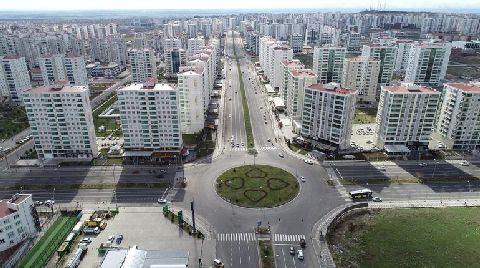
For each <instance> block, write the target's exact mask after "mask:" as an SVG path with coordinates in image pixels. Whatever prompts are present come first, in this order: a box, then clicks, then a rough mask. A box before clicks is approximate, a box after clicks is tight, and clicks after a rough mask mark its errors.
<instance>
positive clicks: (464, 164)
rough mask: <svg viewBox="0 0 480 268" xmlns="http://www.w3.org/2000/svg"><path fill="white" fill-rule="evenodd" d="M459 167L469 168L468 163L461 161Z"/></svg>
mask: <svg viewBox="0 0 480 268" xmlns="http://www.w3.org/2000/svg"><path fill="white" fill-rule="evenodd" d="M460 166H464V167H468V166H470V163H468V161H462V162H460Z"/></svg>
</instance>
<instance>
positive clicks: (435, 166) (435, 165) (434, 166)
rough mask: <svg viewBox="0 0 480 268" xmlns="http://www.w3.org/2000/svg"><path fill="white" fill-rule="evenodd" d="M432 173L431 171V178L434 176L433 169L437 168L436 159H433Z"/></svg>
mask: <svg viewBox="0 0 480 268" xmlns="http://www.w3.org/2000/svg"><path fill="white" fill-rule="evenodd" d="M433 162H434V164H433V173H432V178H433V177H434V176H435V171H436V169H437V160H436V159H433Z"/></svg>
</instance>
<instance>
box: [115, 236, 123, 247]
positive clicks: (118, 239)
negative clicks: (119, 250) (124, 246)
mask: <svg viewBox="0 0 480 268" xmlns="http://www.w3.org/2000/svg"><path fill="white" fill-rule="evenodd" d="M122 240H123V235H117V239H116V240H115V242H116V243H117V245H120V243H122Z"/></svg>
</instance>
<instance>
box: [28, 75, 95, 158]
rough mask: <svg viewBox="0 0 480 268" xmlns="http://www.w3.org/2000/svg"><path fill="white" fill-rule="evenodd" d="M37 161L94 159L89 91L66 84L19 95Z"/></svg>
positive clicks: (93, 128) (93, 136) (93, 131)
mask: <svg viewBox="0 0 480 268" xmlns="http://www.w3.org/2000/svg"><path fill="white" fill-rule="evenodd" d="M23 102H24V104H25V111H26V112H27V116H28V121H29V123H30V128H31V130H32V136H33V141H34V147H35V150H36V151H37V154H38V158H39V159H75V158H77V159H91V158H93V157H97V156H98V149H97V142H96V136H95V126H94V125H93V116H92V107H91V106H90V95H89V90H88V88H87V87H85V86H70V85H67V82H64V83H57V84H54V85H47V86H41V87H36V88H33V89H31V90H28V91H26V92H25V93H24V94H23Z"/></svg>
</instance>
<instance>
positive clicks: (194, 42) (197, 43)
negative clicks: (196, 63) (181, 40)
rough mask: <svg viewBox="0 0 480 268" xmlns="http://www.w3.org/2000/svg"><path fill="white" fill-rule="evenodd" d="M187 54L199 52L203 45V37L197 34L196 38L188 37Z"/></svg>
mask: <svg viewBox="0 0 480 268" xmlns="http://www.w3.org/2000/svg"><path fill="white" fill-rule="evenodd" d="M187 45H188V46H187V56H191V55H194V54H197V53H198V52H200V50H201V49H202V48H203V47H204V46H205V39H203V37H201V36H199V37H196V38H190V39H188V42H187Z"/></svg>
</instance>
